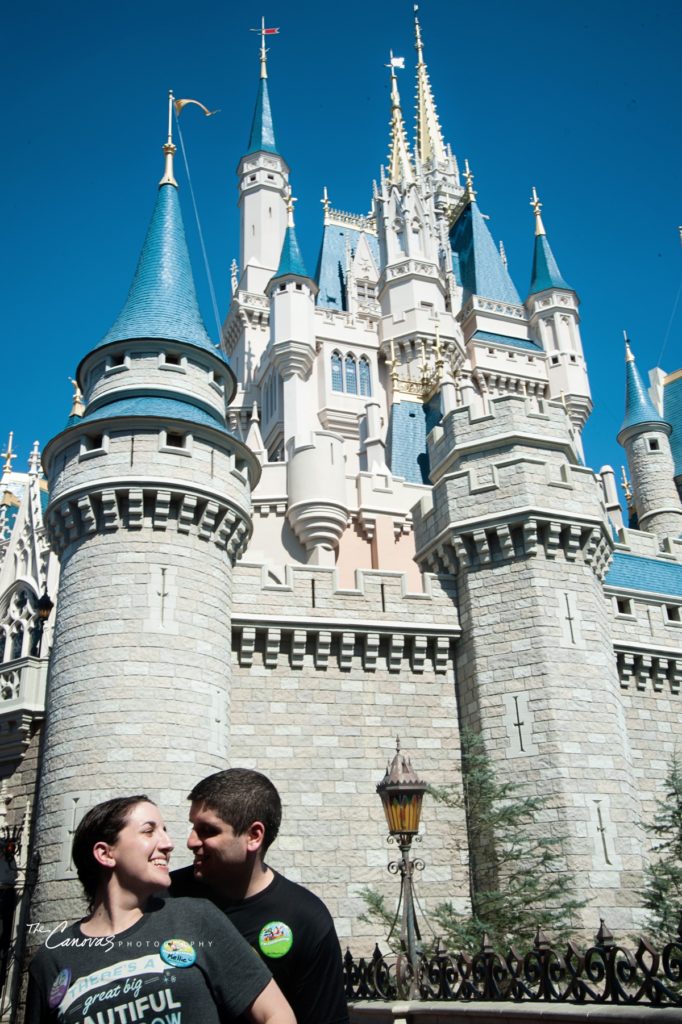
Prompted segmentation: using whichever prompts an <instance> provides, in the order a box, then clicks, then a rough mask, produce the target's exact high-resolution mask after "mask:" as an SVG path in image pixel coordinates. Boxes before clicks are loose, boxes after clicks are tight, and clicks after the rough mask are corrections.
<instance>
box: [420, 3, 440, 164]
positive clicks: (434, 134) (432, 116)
mask: <svg viewBox="0 0 682 1024" xmlns="http://www.w3.org/2000/svg"><path fill="white" fill-rule="evenodd" d="M418 10H419V7H418V5H417V4H415V5H414V34H415V44H414V48H415V50H416V51H417V124H416V128H417V133H416V134H417V138H416V142H415V151H416V155H417V157H418V158H419V161H420V163H421V164H422V165H423V166H424V167H428V166H429V165H433V164H438V163H441V162H442V161H444V160H446V159H447V152H446V149H445V142H444V141H443V133H442V131H441V127H440V121H439V120H438V114H437V112H436V104H435V101H434V98H433V91H432V89H431V82H430V80H429V72H428V69H427V67H426V62H425V61H424V47H423V43H422V33H421V26H420V24H419V18H418V17H417V11H418Z"/></svg>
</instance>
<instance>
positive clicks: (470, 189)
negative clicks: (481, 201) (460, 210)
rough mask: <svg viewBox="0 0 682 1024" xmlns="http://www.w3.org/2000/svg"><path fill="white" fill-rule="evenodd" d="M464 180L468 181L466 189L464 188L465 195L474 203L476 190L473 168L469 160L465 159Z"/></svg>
mask: <svg viewBox="0 0 682 1024" xmlns="http://www.w3.org/2000/svg"><path fill="white" fill-rule="evenodd" d="M464 180H465V181H466V183H467V184H466V189H465V190H464V191H465V195H466V197H467V199H468V200H469V202H470V203H473V202H475V201H476V192H475V191H474V176H473V174H472V173H471V168H470V167H469V161H468V160H465V161H464Z"/></svg>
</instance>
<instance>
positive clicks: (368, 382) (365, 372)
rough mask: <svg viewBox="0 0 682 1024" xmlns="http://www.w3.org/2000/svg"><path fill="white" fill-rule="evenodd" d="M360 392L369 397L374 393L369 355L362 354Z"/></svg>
mask: <svg viewBox="0 0 682 1024" xmlns="http://www.w3.org/2000/svg"><path fill="white" fill-rule="evenodd" d="M359 371H360V394H361V395H363V396H364V397H365V398H369V397H370V396H371V394H372V377H371V375H370V372H369V359H368V358H367V356H360V364H359Z"/></svg>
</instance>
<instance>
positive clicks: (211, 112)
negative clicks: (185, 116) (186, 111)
mask: <svg viewBox="0 0 682 1024" xmlns="http://www.w3.org/2000/svg"><path fill="white" fill-rule="evenodd" d="M188 103H193V104H194V105H195V107H201V109H202V110H203V112H204V113H205V114H206V117H213V115H214V114H219V113H220V111H219V110H209V109H208V107H205V106H204V104H203V103H199V100H173V106H174V107H175V113H176V115H177V117H180V111H181V110H182V108H183V107H186V106H187V104H188Z"/></svg>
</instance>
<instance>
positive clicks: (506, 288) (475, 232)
mask: <svg viewBox="0 0 682 1024" xmlns="http://www.w3.org/2000/svg"><path fill="white" fill-rule="evenodd" d="M450 244H451V247H452V251H453V261H452V265H453V270H454V273H455V277H456V278H457V281H458V283H459V284H460V285H461V286H462V288H463V290H464V301H465V302H466V301H467V300H468V299H470V298H471V296H472V295H480V296H482V297H484V298H486V299H497V300H498V301H499V302H511V303H514V304H515V305H519V304H520V303H521V299H520V298H519V293H518V292H517V290H516V288H515V287H514V283H513V281H512V279H511V277H510V276H509V272H508V270H507V268H506V267H505V265H504V263H503V262H502V257H501V256H500V254H499V252H498V251H497V247H496V245H495V243H494V242H493V239H492V235H491V234H490V232H489V231H488V226H487V224H486V222H485V221H484V219H483V217H482V215H481V211H480V210H479V208H478V204H477V203H475V202H471V203H469V205H468V206H467V207H466V209H465V210H464V211H463V212H462V214H461V215H460V216H459V217H458V219H457V220H456V221H455V223H454V225H453V226H452V229H451V230H450ZM454 257H456V258H454Z"/></svg>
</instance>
